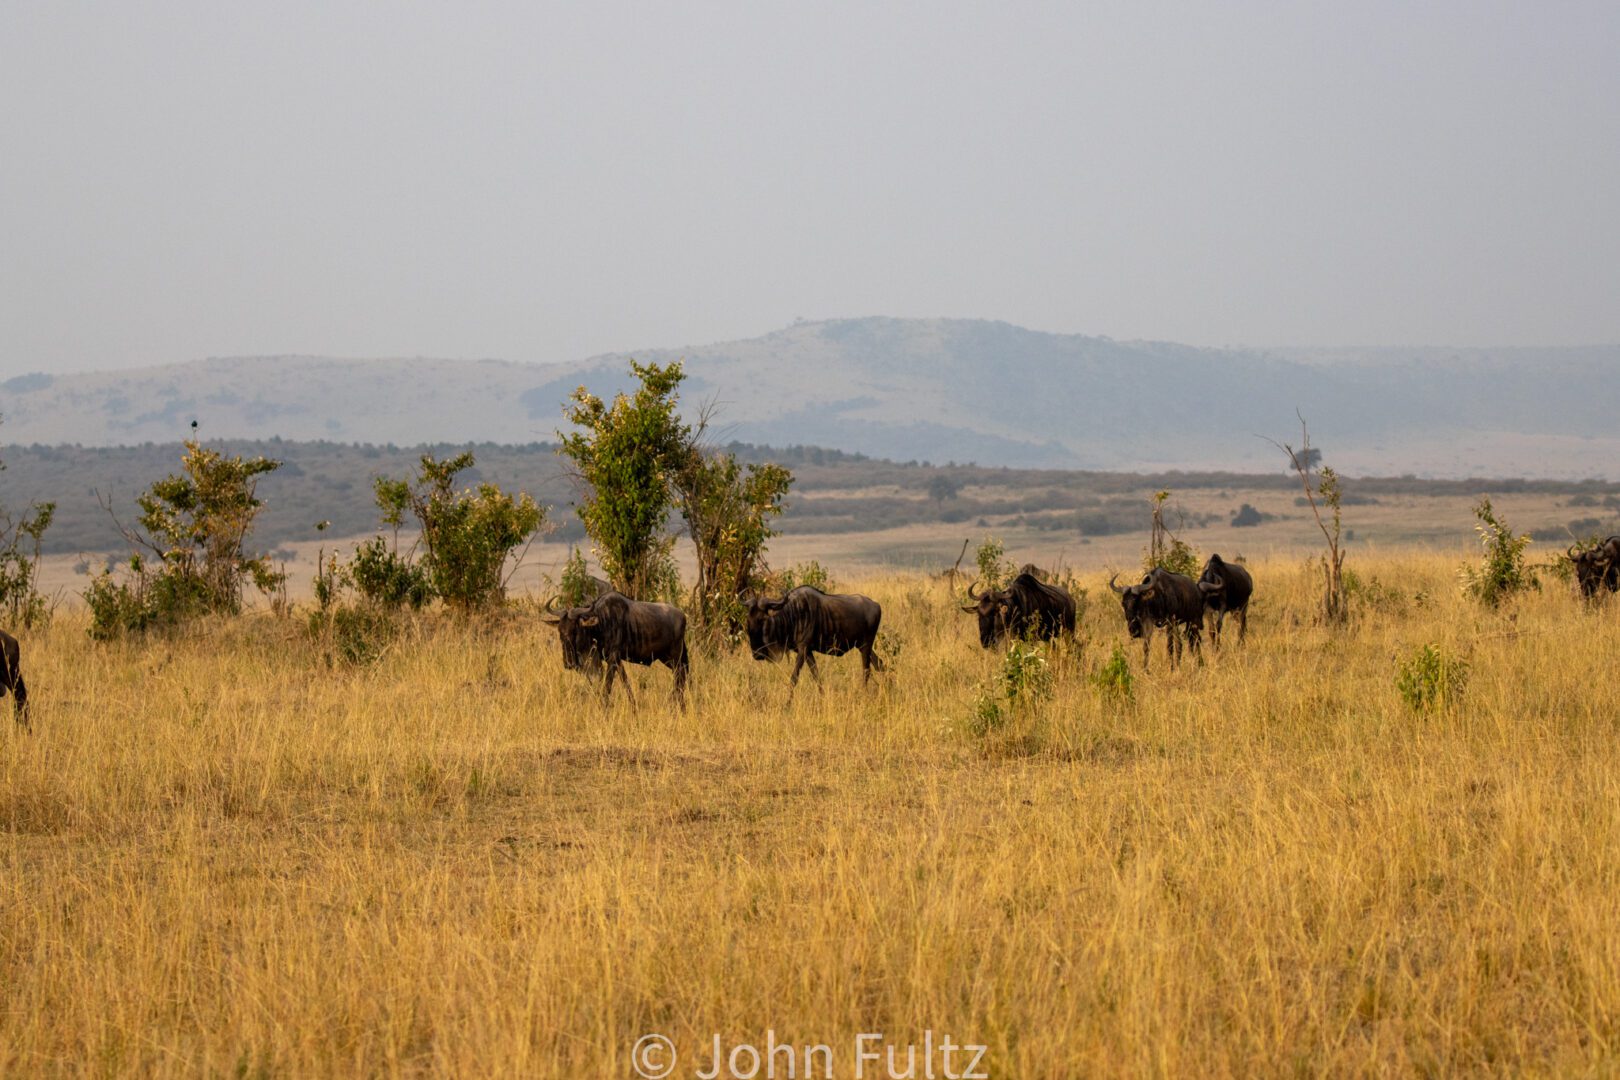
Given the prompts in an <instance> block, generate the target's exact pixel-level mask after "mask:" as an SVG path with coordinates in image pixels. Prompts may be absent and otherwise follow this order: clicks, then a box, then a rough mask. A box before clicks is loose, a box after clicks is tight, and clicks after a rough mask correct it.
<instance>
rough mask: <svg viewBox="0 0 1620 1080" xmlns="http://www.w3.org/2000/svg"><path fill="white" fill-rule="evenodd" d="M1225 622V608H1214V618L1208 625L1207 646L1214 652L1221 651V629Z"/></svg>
mask: <svg viewBox="0 0 1620 1080" xmlns="http://www.w3.org/2000/svg"><path fill="white" fill-rule="evenodd" d="M1225 622H1226V609H1225V608H1217V609H1216V610H1215V618H1214V619H1212V620H1211V621H1210V625H1209V646H1210V648H1212V649H1214V650H1215V651H1216V652H1220V651H1221V630H1222V629H1223V625H1224V624H1225Z"/></svg>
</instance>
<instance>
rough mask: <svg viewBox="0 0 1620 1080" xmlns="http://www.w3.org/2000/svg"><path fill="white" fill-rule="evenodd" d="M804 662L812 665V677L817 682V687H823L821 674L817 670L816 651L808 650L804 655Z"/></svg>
mask: <svg viewBox="0 0 1620 1080" xmlns="http://www.w3.org/2000/svg"><path fill="white" fill-rule="evenodd" d="M804 660H805V663H807V664H809V665H810V677H811V678H812V679H814V680H815V683H816V685H817V686H820V685H821V672H819V671H817V670H816V654H815V651H814V650H811V649H806V650H805V653H804Z"/></svg>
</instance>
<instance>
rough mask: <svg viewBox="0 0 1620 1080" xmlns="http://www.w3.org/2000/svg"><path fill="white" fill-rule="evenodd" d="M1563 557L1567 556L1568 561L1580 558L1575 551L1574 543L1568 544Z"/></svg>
mask: <svg viewBox="0 0 1620 1080" xmlns="http://www.w3.org/2000/svg"><path fill="white" fill-rule="evenodd" d="M1564 557H1565V558H1567V559H1568V560H1569V561H1570V562H1574V561H1575V560H1576V559H1578V558H1580V556H1579V555H1577V554H1576V553H1575V545H1574V544H1571V545H1569V551H1568V552H1567V553H1566V554H1565V556H1564Z"/></svg>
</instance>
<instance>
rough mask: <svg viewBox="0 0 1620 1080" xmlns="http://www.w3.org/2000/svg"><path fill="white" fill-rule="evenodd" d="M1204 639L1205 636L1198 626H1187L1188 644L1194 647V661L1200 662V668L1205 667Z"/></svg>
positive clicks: (1192, 624)
mask: <svg viewBox="0 0 1620 1080" xmlns="http://www.w3.org/2000/svg"><path fill="white" fill-rule="evenodd" d="M1203 637H1204V635H1203V633H1202V631H1201V629H1200V627H1199V626H1198V624H1196V623H1188V624H1187V644H1188V645H1190V646H1192V654H1193V659H1194V660H1197V661H1198V666H1199V667H1203V666H1204V650H1203V648H1202V644H1203Z"/></svg>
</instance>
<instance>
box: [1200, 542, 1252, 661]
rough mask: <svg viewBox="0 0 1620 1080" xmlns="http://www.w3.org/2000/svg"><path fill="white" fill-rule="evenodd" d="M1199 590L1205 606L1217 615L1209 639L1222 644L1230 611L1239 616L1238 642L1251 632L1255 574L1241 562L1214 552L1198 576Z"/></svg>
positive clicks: (1216, 646)
mask: <svg viewBox="0 0 1620 1080" xmlns="http://www.w3.org/2000/svg"><path fill="white" fill-rule="evenodd" d="M1198 591H1199V592H1200V593H1202V594H1203V595H1204V610H1205V611H1209V612H1212V613H1213V614H1214V616H1215V621H1214V624H1213V625H1212V626H1211V627H1210V630H1209V642H1210V644H1211V645H1213V646H1215V648H1217V649H1219V648H1220V647H1221V627H1222V625H1223V624H1224V623H1225V622H1226V616H1227V613H1228V612H1230V613H1231V614H1233V615H1236V616H1237V620H1238V643H1239V644H1242V643H1243V639H1244V638H1246V637H1248V636H1249V598H1250V597H1252V596H1253V595H1254V578H1253V577H1251V576H1250V575H1249V571H1248V570H1247V569H1246V568H1245V567H1242V566H1239V565H1238V564H1237V563H1229V562H1227V561H1226V560H1225V559H1222V558H1221V557H1220V556H1219V555H1211V556H1210V557H1209V561H1208V562H1206V563H1204V572H1203V573H1202V574H1201V575H1199V578H1198Z"/></svg>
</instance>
